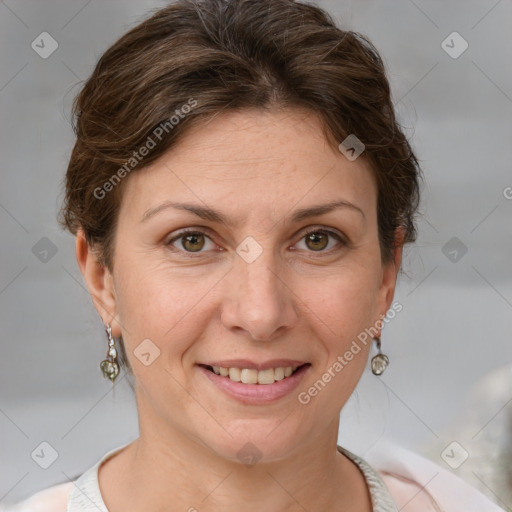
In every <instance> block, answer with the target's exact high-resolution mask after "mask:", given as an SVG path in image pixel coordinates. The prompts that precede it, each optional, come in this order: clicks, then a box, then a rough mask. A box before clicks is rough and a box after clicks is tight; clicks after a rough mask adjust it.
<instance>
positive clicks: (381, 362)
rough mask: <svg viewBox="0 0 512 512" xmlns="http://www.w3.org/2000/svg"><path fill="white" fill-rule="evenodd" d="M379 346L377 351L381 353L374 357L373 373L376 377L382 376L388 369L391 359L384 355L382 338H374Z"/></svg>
mask: <svg viewBox="0 0 512 512" xmlns="http://www.w3.org/2000/svg"><path fill="white" fill-rule="evenodd" d="M374 340H375V342H376V344H377V350H378V351H379V353H378V354H377V355H376V356H374V357H372V373H373V374H374V375H382V373H383V372H384V370H385V369H386V368H387V367H388V364H389V357H388V356H387V355H386V354H383V353H382V352H381V350H380V345H381V344H380V337H377V338H374Z"/></svg>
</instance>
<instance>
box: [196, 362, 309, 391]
mask: <svg viewBox="0 0 512 512" xmlns="http://www.w3.org/2000/svg"><path fill="white" fill-rule="evenodd" d="M199 366H200V367H202V368H204V369H205V370H208V371H209V372H211V373H214V374H215V375H218V376H219V377H223V378H225V379H229V380H231V381H232V382H238V383H242V384H253V385H254V384H256V385H260V386H266V385H272V384H275V383H276V382H280V381H284V380H287V379H289V378H290V377H291V376H293V375H294V374H295V373H296V372H298V371H299V370H301V369H303V368H304V367H306V366H311V363H304V364H301V365H298V366H277V367H275V368H267V369H265V370H257V369H254V368H238V367H229V368H228V367H224V366H212V365H207V364H200V365H199Z"/></svg>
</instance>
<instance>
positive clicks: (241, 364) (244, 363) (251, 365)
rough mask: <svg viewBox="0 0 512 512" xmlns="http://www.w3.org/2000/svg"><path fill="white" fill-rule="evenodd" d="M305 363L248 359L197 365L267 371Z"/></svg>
mask: <svg viewBox="0 0 512 512" xmlns="http://www.w3.org/2000/svg"><path fill="white" fill-rule="evenodd" d="M306 363H307V361H298V360H296V359H270V360H268V361H262V362H259V363H257V362H255V361H250V360H249V359H223V360H218V361H210V362H208V363H198V364H201V365H204V366H222V367H223V368H241V369H245V368H246V369H250V370H258V371H260V370H268V369H269V368H281V367H283V368H286V367H287V366H291V367H293V368H295V367H297V366H302V365H303V364H306Z"/></svg>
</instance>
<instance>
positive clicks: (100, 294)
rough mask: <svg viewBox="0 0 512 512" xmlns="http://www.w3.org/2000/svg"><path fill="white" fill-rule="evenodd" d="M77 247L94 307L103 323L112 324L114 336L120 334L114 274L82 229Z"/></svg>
mask: <svg viewBox="0 0 512 512" xmlns="http://www.w3.org/2000/svg"><path fill="white" fill-rule="evenodd" d="M75 249H76V260H77V262H78V266H79V267H80V271H81V272H82V276H83V277H84V279H85V282H86V284H87V288H88V289H89V293H90V294H91V298H92V301H93V303H94V307H95V308H96V310H97V311H98V313H99V315H100V317H101V318H102V321H103V323H104V324H106V323H107V322H108V323H110V324H111V326H112V334H113V336H114V337H116V336H120V335H121V333H120V328H119V326H118V325H117V322H116V321H115V318H116V316H117V301H116V295H115V289H114V280H113V277H112V274H111V273H110V272H109V270H108V269H107V268H106V267H105V266H104V265H102V264H101V263H99V261H98V256H97V253H96V252H95V251H94V250H93V249H92V248H91V247H90V246H89V244H88V243H87V241H86V239H85V234H84V232H83V230H82V229H80V230H78V233H77V236H76V245H75ZM116 331H118V332H116Z"/></svg>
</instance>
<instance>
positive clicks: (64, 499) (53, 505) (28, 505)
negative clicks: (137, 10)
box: [0, 482, 74, 512]
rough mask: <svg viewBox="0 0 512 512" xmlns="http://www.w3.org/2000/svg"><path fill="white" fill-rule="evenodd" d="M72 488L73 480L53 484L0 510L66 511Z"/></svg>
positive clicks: (31, 511) (12, 511) (18, 511)
mask: <svg viewBox="0 0 512 512" xmlns="http://www.w3.org/2000/svg"><path fill="white" fill-rule="evenodd" d="M73 488H74V484H73V482H65V483H62V484H57V485H53V486H52V487H48V488H46V489H43V490H42V491H38V492H36V493H35V494H33V495H32V496H29V497H28V498H26V499H25V500H23V501H20V502H18V503H16V504H15V505H11V506H8V507H6V508H0V512H4V511H5V512H66V510H67V507H68V500H69V496H70V494H71V491H72V490H73Z"/></svg>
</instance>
